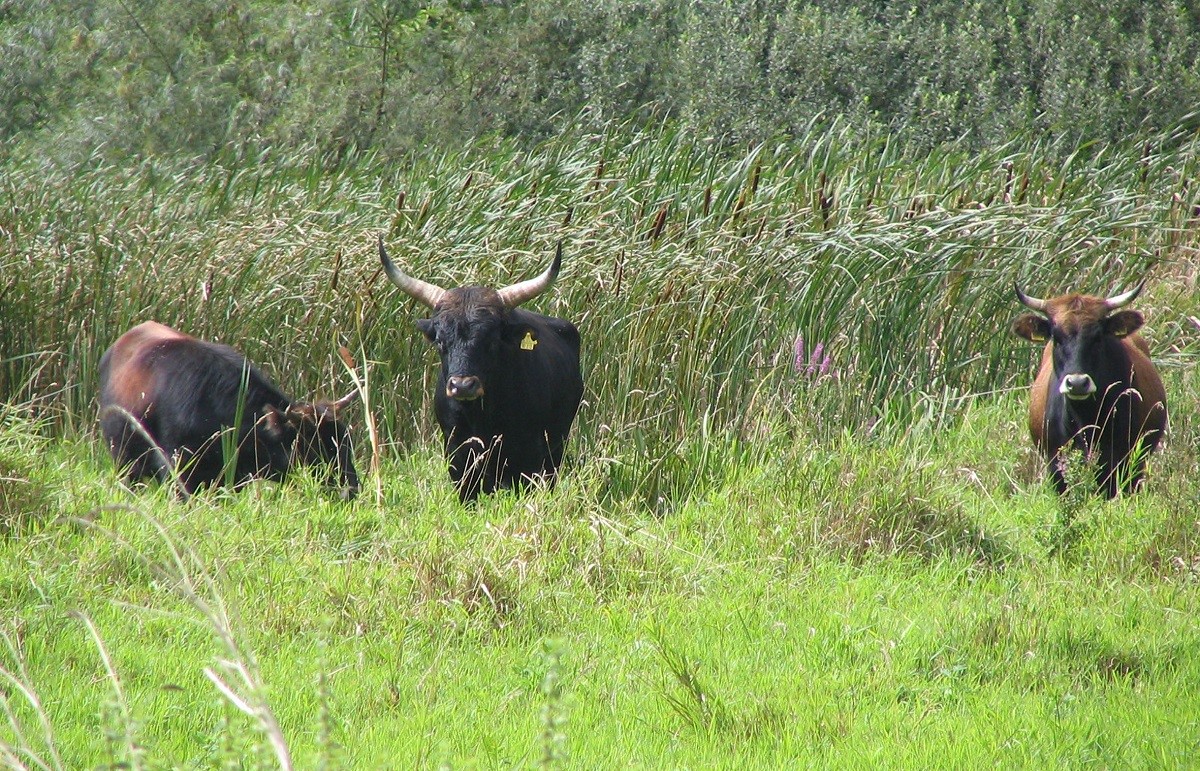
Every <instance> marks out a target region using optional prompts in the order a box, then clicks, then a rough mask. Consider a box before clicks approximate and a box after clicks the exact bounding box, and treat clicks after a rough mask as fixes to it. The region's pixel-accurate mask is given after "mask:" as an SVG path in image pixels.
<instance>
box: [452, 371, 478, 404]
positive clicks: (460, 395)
mask: <svg viewBox="0 0 1200 771" xmlns="http://www.w3.org/2000/svg"><path fill="white" fill-rule="evenodd" d="M446 396H449V397H450V398H451V399H457V400H459V401H460V402H469V401H471V400H472V399H478V398H479V397H481V396H483V383H481V382H479V378H477V377H475V376H474V375H461V376H460V375H453V376H451V377H450V378H449V379H448V380H447V381H446Z"/></svg>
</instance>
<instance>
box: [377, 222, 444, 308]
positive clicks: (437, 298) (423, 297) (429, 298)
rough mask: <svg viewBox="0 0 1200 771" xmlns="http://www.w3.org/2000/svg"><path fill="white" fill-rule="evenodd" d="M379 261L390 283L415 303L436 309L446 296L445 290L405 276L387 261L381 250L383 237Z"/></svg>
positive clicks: (381, 240) (381, 239)
mask: <svg viewBox="0 0 1200 771" xmlns="http://www.w3.org/2000/svg"><path fill="white" fill-rule="evenodd" d="M379 261H380V262H382V263H383V269H384V271H385V272H386V273H387V275H388V278H390V279H391V280H392V283H393V284H395V285H396V286H398V287H400V288H401V289H402V290H404V293H405V294H406V295H408V296H409V297H411V298H413V299H414V300H416V301H417V302H420V303H424V304H425V305H428V306H429V307H430V308H436V307H437V304H438V303H439V302H441V301H442V297H444V296H445V295H446V290H445V289H442V288H441V287H440V286H438V285H437V284H429V283H426V282H425V281H421V280H420V279H417V278H413V277H412V276H409V275H407V274H405V273H404V272H403V271H401V270H400V269H399V268H397V267H396V266H395V264H393V263H392V261H391V260H390V259H388V254H387V249H384V248H383V236H380V237H379Z"/></svg>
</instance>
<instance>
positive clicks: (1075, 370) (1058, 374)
mask: <svg viewBox="0 0 1200 771" xmlns="http://www.w3.org/2000/svg"><path fill="white" fill-rule="evenodd" d="M1043 313H1045V316H1039V315H1035V314H1032V313H1026V314H1024V315H1022V316H1020V317H1018V318H1017V320H1016V321H1014V322H1013V327H1012V329H1013V333H1014V334H1016V335H1017V336H1018V337H1022V338H1024V339H1026V340H1029V341H1031V342H1035V343H1044V342H1047V341H1050V342H1051V343H1053V351H1052V356H1053V361H1054V377H1055V380H1056V382H1057V388H1058V392H1059V393H1060V394H1062V395H1063V396H1065V397H1066V398H1068V399H1072V400H1075V401H1079V400H1084V399H1091V398H1093V397H1094V396H1095V394H1096V391H1097V387H1096V379H1095V378H1094V377H1093V374H1103V375H1104V377H1105V379H1106V378H1107V376H1108V375H1109V373H1108V372H1107V369H1108V368H1109V363H1108V361H1107V357H1106V355H1105V346H1104V339H1105V338H1121V337H1125V336H1126V335H1129V334H1132V333H1133V332H1136V331H1137V330H1138V329H1139V328H1141V326H1142V324H1143V323H1144V321H1145V319H1144V317H1143V316H1142V314H1141V313H1139V312H1138V311H1133V310H1118V311H1115V312H1111V311H1110V308H1109V306H1108V305H1107V304H1106V302H1105V300H1104V299H1103V298H1099V297H1091V296H1088V295H1080V294H1072V295H1065V296H1063V297H1056V298H1054V299H1052V300H1046V301H1045V307H1044V310H1043ZM1127 375H1128V373H1125V376H1127Z"/></svg>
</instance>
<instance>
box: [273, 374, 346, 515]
mask: <svg viewBox="0 0 1200 771" xmlns="http://www.w3.org/2000/svg"><path fill="white" fill-rule="evenodd" d="M356 396H357V391H356V392H352V393H351V394H349V395H347V396H345V397H343V398H341V399H339V400H337V401H336V402H328V401H318V402H315V403H313V404H306V403H295V404H293V405H292V406H291V407H289V408H288V409H287V410H286V411H285V412H283V413H281V417H282V426H285V427H286V428H285V430H286V431H287V432H288V434H289V435H290V437H291V442H290V444H289V445H288V447H289V448H290V450H291V457H290V460H291V465H293V466H321V467H324V468H326V469H327V474H326V484H328V485H329V486H330V487H335V486H336V487H338V488H339V489H340V490H341V496H342V500H350V499H351V498H353V497H354V496H355V495H357V494H358V490H359V481H358V472H357V471H356V470H355V468H354V445H353V443H352V442H351V439H350V425H349V423H348V422H346V420H345V419H344V417H343V413H344V411H345V408H346V407H347V406H348V405H349V404H350V403H351V402H353V401H354V399H355V397H356Z"/></svg>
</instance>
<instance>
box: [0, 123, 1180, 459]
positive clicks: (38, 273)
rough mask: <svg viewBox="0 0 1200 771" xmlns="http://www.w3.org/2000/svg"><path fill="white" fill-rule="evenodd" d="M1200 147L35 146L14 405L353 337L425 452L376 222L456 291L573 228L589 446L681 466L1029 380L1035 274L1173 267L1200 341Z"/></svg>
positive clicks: (420, 393)
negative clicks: (237, 150) (183, 356)
mask: <svg viewBox="0 0 1200 771" xmlns="http://www.w3.org/2000/svg"><path fill="white" fill-rule="evenodd" d="M1185 139H1186V138H1185ZM1193 150H1194V147H1193V144H1192V143H1191V140H1190V139H1188V140H1186V141H1185V140H1181V139H1179V138H1177V137H1155V138H1152V139H1151V140H1150V141H1139V142H1135V143H1130V144H1129V145H1128V146H1126V147H1122V148H1109V149H1104V150H1098V149H1096V148H1081V149H1080V151H1078V152H1077V153H1075V154H1072V155H1069V156H1068V158H1067V160H1066V161H1065V162H1056V161H1051V160H1049V159H1050V158H1053V157H1058V156H1061V153H1058V154H1054V153H1049V152H1046V148H1043V147H1040V146H1039V145H1038V143H1037V141H1036V140H1027V141H1023V142H1017V141H1014V142H1013V143H1011V144H1009V145H1006V146H1003V147H1000V148H999V149H997V150H994V151H991V152H986V153H977V154H971V153H968V152H966V151H965V150H962V149H958V148H954V147H948V148H946V149H943V150H941V151H939V152H937V153H934V154H931V155H925V156H921V157H914V156H912V155H911V154H910V153H908V152H907V151H906V149H905V148H904V147H902V146H899V145H898V144H897V143H895V142H893V141H892V140H890V139H889V138H888V137H886V136H861V135H859V134H858V133H857V132H856V131H855V130H854V128H853V127H852V126H849V125H842V126H835V127H834V128H833V129H829V128H828V127H822V128H820V129H818V128H816V127H814V128H813V129H812V132H811V134H810V135H809V136H807V137H804V138H803V139H802V140H800V141H799V142H795V143H793V144H790V145H787V146H784V145H760V146H755V147H751V148H748V149H747V150H746V151H745V152H744V153H740V154H732V155H731V154H729V153H728V152H727V151H726V152H722V151H720V150H718V149H717V148H715V147H713V146H711V145H709V144H707V143H705V142H702V141H700V140H698V139H697V138H695V137H693V136H690V135H687V134H685V133H683V132H680V131H678V130H675V129H671V128H648V129H635V128H633V127H630V126H627V125H621V126H614V127H612V128H611V129H610V130H609V131H606V132H603V133H589V132H587V131H585V130H583V129H579V130H577V131H574V132H568V133H567V134H564V135H562V136H560V137H558V138H556V139H553V140H551V141H549V142H547V143H545V144H543V145H540V146H538V147H536V148H534V149H532V150H522V149H520V148H517V147H514V146H510V145H507V144H505V143H503V142H498V141H497V142H481V143H479V144H477V145H475V146H470V147H466V148H462V149H461V150H456V151H453V152H449V151H437V150H431V151H430V152H428V153H422V154H419V155H414V156H413V157H411V158H409V159H408V161H407V162H406V163H404V164H401V165H399V166H395V165H390V166H389V165H384V164H382V163H379V162H376V161H373V160H372V159H370V158H368V159H365V160H362V161H361V162H357V163H354V164H344V163H337V162H333V161H330V160H329V159H326V158H321V157H315V156H305V155H296V156H288V157H275V156H273V155H272V154H270V153H263V154H262V155H261V156H259V157H241V158H228V159H225V160H224V161H221V162H216V163H212V164H209V165H204V166H179V167H173V166H172V165H171V164H170V163H168V162H166V161H163V160H153V161H145V162H143V163H141V164H140V165H138V166H134V167H127V168H116V167H113V166H110V165H106V164H104V163H101V162H99V161H97V162H95V163H93V164H91V165H87V166H83V167H80V168H73V169H63V168H54V167H51V166H49V165H47V164H45V163H42V162H39V161H38V160H36V159H28V158H27V159H23V160H14V161H12V162H11V164H10V166H11V167H10V168H9V170H8V173H7V174H6V175H5V178H4V182H3V183H2V184H3V186H4V189H3V190H2V191H0V194H2V195H3V196H4V198H5V199H6V205H5V206H4V208H3V210H0V243H2V244H3V246H2V247H0V263H2V265H3V275H4V277H5V278H4V286H3V287H2V288H0V292H2V296H3V303H4V304H3V311H2V312H0V339H3V340H4V345H5V349H4V352H3V362H2V364H0V392H3V394H4V395H5V398H7V399H10V400H12V399H17V400H26V399H38V400H40V403H41V404H42V405H43V406H44V407H45V408H46V409H48V410H49V411H50V412H51V413H52V414H53V415H54V416H55V417H56V419H57V420H58V421H59V422H60V423H62V424H63V425H64V426H65V427H66V428H67V429H68V430H73V429H79V428H81V427H86V426H87V425H89V424H90V422H91V416H92V414H93V410H94V394H95V382H96V365H97V362H98V359H99V356H100V354H101V353H102V352H103V350H104V349H105V347H107V345H108V344H109V343H110V342H111V341H112V340H113V339H115V338H116V337H117V336H118V335H119V334H120V333H121V332H122V331H124V330H125V329H127V328H128V327H129V326H131V325H133V324H135V323H137V322H139V321H141V320H144V319H146V318H155V319H157V320H159V321H162V322H165V323H168V324H171V325H174V326H177V327H179V328H181V329H183V330H186V331H188V332H190V333H192V334H196V335H199V336H204V337H209V338H213V339H218V340H222V341H225V342H229V343H231V344H233V345H235V346H238V347H240V348H242V349H243V350H244V351H245V352H246V353H247V354H248V355H249V356H250V357H251V358H252V359H254V360H257V361H259V362H261V363H263V364H264V365H265V366H266V367H267V369H268V371H270V372H272V373H274V374H275V376H276V377H277V379H278V380H279V381H280V383H281V384H282V385H283V386H284V388H285V389H286V390H290V391H291V392H293V393H294V394H296V395H312V394H313V393H314V392H318V391H319V392H322V393H333V392H340V391H342V390H344V389H345V388H347V387H348V378H347V377H346V373H345V370H344V366H343V364H342V363H341V360H340V359H339V358H338V355H337V349H338V347H339V346H342V345H344V346H346V347H347V348H348V349H349V350H350V351H351V352H352V353H353V354H354V356H355V357H356V358H357V359H359V360H360V361H361V362H363V363H369V369H370V378H369V382H370V383H371V385H372V387H373V388H374V389H376V391H377V392H376V393H375V394H374V397H375V398H374V399H373V402H374V403H375V404H376V405H378V408H379V409H378V416H377V417H378V418H379V420H380V426H381V431H382V435H383V436H384V438H385V439H386V441H387V442H389V443H391V444H393V445H397V446H400V447H406V446H411V445H414V444H417V443H422V442H426V441H429V438H430V437H431V436H433V435H434V433H435V432H434V431H433V426H432V421H431V409H430V404H429V401H430V390H431V381H432V379H433V377H434V375H435V371H434V369H435V366H436V359H435V356H434V355H433V354H432V352H431V351H429V350H427V346H426V345H425V343H424V341H423V340H422V339H421V336H420V335H419V334H417V333H416V332H415V330H414V329H413V327H412V321H413V320H414V319H415V318H416V317H417V316H418V315H419V314H420V313H422V312H423V309H420V308H417V307H415V306H414V305H413V304H412V303H410V302H408V301H407V300H402V299H401V298H400V297H399V296H398V295H397V293H396V292H395V291H393V288H392V287H391V286H390V284H388V283H387V281H386V279H385V278H384V277H383V276H382V275H381V274H380V271H379V269H378V260H377V257H376V255H375V239H376V236H377V235H378V234H380V233H382V234H383V235H384V237H385V238H386V240H387V243H388V245H389V248H390V250H391V251H392V252H393V253H394V257H395V258H396V259H397V261H398V262H399V263H400V264H402V265H403V266H404V267H405V268H406V269H407V270H408V271H409V272H411V273H413V274H415V275H419V276H421V277H423V278H426V279H428V280H432V281H435V282H439V283H442V284H445V285H458V284H463V283H476V282H478V283H497V284H502V283H508V282H511V281H514V280H517V279H520V278H524V277H526V276H528V275H532V274H533V273H535V272H537V271H539V270H541V269H542V267H543V266H544V264H545V263H546V262H547V260H548V259H549V258H550V256H551V254H552V251H553V248H554V245H555V244H556V243H557V242H558V241H560V240H561V241H563V242H564V244H565V249H566V263H565V265H566V267H565V270H564V273H563V276H562V278H561V279H560V283H559V285H558V287H557V288H556V290H555V291H554V293H553V294H552V295H551V296H549V297H547V298H543V299H540V300H538V301H536V302H535V304H534V307H535V308H536V309H537V310H541V311H545V312H549V313H553V314H560V315H563V316H566V317H569V318H571V319H573V320H574V321H576V322H577V324H578V325H579V326H580V328H581V330H582V333H583V337H584V345H585V354H584V355H585V364H584V366H585V369H586V372H585V379H586V382H587V385H588V393H587V395H586V401H585V406H584V409H583V412H582V415H581V420H580V425H579V431H578V441H579V444H578V446H579V447H580V448H581V452H584V453H587V454H589V455H592V456H613V457H617V456H620V457H622V458H623V462H628V463H633V464H634V466H637V465H638V463H642V462H645V463H652V462H659V461H661V459H662V458H663V457H665V456H667V455H670V454H671V453H672V452H674V451H676V450H678V449H679V448H680V447H683V446H684V445H686V444H687V443H688V442H689V441H690V438H691V437H694V435H695V434H696V431H697V429H698V427H700V426H703V427H704V430H706V431H709V432H720V433H724V432H733V433H734V434H736V435H737V436H740V437H743V438H751V437H753V436H754V435H755V433H756V431H757V430H758V428H760V427H761V426H762V425H763V424H770V423H773V422H775V421H776V420H777V418H778V416H779V415H780V414H783V413H786V412H788V411H790V410H793V408H795V407H796V405H797V401H798V400H799V401H800V402H801V403H803V402H804V401H808V400H817V401H821V400H823V401H821V405H820V406H821V410H820V411H821V412H823V413H829V412H830V411H832V412H834V413H836V415H837V416H838V420H839V422H840V423H841V424H842V425H844V426H847V427H851V428H854V427H861V426H864V425H868V424H870V423H872V422H874V421H876V420H877V419H878V418H879V416H880V415H881V414H884V413H888V414H897V415H901V416H903V415H906V414H909V413H910V412H911V410H912V408H913V405H914V404H916V403H917V402H919V401H920V400H921V399H924V398H927V397H930V396H931V395H937V394H944V393H950V394H955V395H962V394H979V393H988V392H994V391H998V390H1003V389H1007V388H1012V387H1015V386H1016V385H1017V384H1021V383H1023V382H1025V381H1026V379H1027V378H1028V376H1029V372H1030V368H1031V363H1032V361H1033V359H1034V355H1033V353H1032V352H1031V351H1030V350H1029V349H1028V348H1027V347H1026V346H1024V345H1023V344H1021V343H1020V341H1018V340H1015V339H1014V338H1012V337H1011V336H1010V335H1009V334H1008V331H1007V327H1008V323H1009V320H1010V319H1011V318H1012V317H1013V316H1014V315H1015V314H1016V313H1017V311H1018V309H1017V307H1016V303H1015V301H1014V299H1013V296H1012V288H1011V287H1012V283H1013V281H1014V280H1016V281H1020V282H1021V284H1022V285H1023V286H1024V287H1026V288H1027V289H1028V290H1029V291H1031V292H1033V293H1036V294H1052V293H1055V292H1058V291H1065V290H1068V289H1074V288H1079V289H1082V290H1087V291H1092V292H1097V293H1105V292H1112V291H1115V290H1117V289H1121V288H1125V287H1128V286H1131V285H1132V284H1133V283H1135V282H1136V281H1137V280H1138V279H1139V278H1141V277H1142V276H1144V275H1146V274H1147V271H1151V273H1150V275H1151V281H1150V284H1149V290H1148V291H1147V293H1146V295H1145V296H1144V299H1143V300H1142V301H1141V307H1143V308H1145V309H1146V310H1147V313H1148V316H1149V319H1150V321H1149V327H1148V330H1149V334H1150V336H1151V337H1152V338H1153V339H1154V343H1155V346H1156V349H1157V350H1159V351H1163V352H1164V356H1166V357H1168V358H1169V357H1171V356H1176V357H1178V356H1183V357H1184V358H1187V357H1190V356H1192V355H1193V352H1194V346H1193V345H1192V343H1191V340H1192V339H1193V337H1194V329H1191V328H1189V326H1188V324H1187V322H1186V319H1187V317H1188V315H1189V314H1190V313H1194V305H1195V303H1194V299H1191V293H1190V290H1191V289H1192V288H1194V285H1195V278H1196V275H1195V274H1196V271H1195V248H1196V241H1195V237H1194V235H1193V231H1194V228H1193V225H1194V219H1195V217H1196V208H1197V205H1196V201H1195V194H1194V192H1193V191H1191V190H1190V189H1189V186H1188V185H1189V182H1190V180H1191V179H1192V178H1193V177H1194V176H1195V172H1196V160H1195V154H1194V152H1193ZM1151 269H1152V270H1151ZM797 338H802V339H803V341H806V344H807V345H808V346H809V352H811V350H812V349H813V348H814V347H815V346H817V345H820V346H821V351H822V357H823V358H824V357H827V358H828V366H827V367H826V368H825V372H824V373H822V374H824V375H828V376H829V377H828V380H830V381H833V385H832V386H830V387H822V388H820V389H814V388H812V386H813V385H814V383H813V382H812V381H813V378H811V377H808V376H806V375H805V373H804V372H797V370H796V369H795V364H796V362H795V356H796V348H795V346H796V342H797ZM802 369H803V368H802ZM813 403H814V404H815V403H816V402H815V401H814V402H813ZM781 408H782V409H781ZM810 412H811V411H810ZM626 456H631V457H626ZM638 458H642V460H638ZM639 475H640V474H639Z"/></svg>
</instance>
